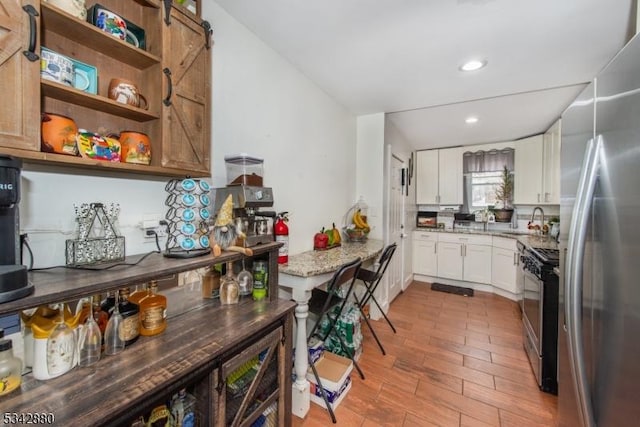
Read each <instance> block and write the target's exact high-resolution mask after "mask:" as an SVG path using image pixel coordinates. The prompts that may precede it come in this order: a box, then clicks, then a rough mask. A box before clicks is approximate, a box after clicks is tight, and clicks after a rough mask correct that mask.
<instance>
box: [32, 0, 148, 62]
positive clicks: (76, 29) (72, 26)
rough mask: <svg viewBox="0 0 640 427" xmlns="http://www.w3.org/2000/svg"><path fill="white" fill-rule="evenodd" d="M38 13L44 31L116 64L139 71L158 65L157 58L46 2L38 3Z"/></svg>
mask: <svg viewBox="0 0 640 427" xmlns="http://www.w3.org/2000/svg"><path fill="white" fill-rule="evenodd" d="M147 3H148V2H147ZM40 10H41V11H42V22H43V24H42V27H43V29H44V30H46V31H52V32H54V33H57V34H60V35H62V36H64V37H66V38H68V39H70V40H82V44H83V45H84V46H87V47H90V48H92V49H93V50H95V51H97V52H100V53H103V54H105V55H107V56H110V57H111V58H114V59H115V60H117V61H118V62H121V63H125V64H128V65H131V66H132V67H135V68H137V69H139V70H144V69H146V68H149V67H150V66H152V65H156V64H160V62H161V59H160V57H158V56H155V55H151V54H150V53H148V52H146V51H144V50H142V49H139V48H137V47H135V46H132V45H130V44H129V43H127V42H125V41H122V40H120V39H118V38H116V37H113V36H111V35H110V34H107V33H105V32H104V31H102V30H100V29H99V28H97V27H95V26H93V25H91V24H89V23H88V22H85V21H81V20H79V19H77V18H75V17H74V16H72V15H69V14H68V13H66V12H64V11H62V10H60V9H58V8H57V7H55V6H51V5H50V4H48V3H46V2H42V3H40Z"/></svg>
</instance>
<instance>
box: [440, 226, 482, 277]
mask: <svg viewBox="0 0 640 427" xmlns="http://www.w3.org/2000/svg"><path fill="white" fill-rule="evenodd" d="M438 276H439V277H444V278H447V279H454V280H465V281H467V282H477V283H491V236H486V235H473V234H456V233H442V234H441V235H440V236H438Z"/></svg>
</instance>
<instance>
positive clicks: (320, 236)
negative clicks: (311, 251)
mask: <svg viewBox="0 0 640 427" xmlns="http://www.w3.org/2000/svg"><path fill="white" fill-rule="evenodd" d="M328 244H329V236H327V235H326V234H325V233H324V227H322V230H321V231H320V232H319V233H316V234H315V236H313V247H314V248H315V249H324V248H326V247H327V245H328Z"/></svg>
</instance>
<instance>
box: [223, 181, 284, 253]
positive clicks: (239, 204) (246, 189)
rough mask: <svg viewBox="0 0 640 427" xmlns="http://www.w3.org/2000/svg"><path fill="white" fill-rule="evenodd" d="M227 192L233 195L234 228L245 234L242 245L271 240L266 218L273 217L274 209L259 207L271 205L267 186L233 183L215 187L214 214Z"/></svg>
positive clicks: (272, 239) (271, 197)
mask: <svg viewBox="0 0 640 427" xmlns="http://www.w3.org/2000/svg"><path fill="white" fill-rule="evenodd" d="M229 194H231V195H232V197H233V218H234V223H235V225H236V228H237V229H238V230H239V231H242V232H243V233H244V234H245V235H246V238H245V241H244V246H245V247H251V246H255V245H259V244H260V243H269V242H273V241H274V238H273V234H272V233H269V226H268V219H267V218H272V219H273V218H275V216H276V213H275V211H262V210H260V208H265V207H271V206H273V191H272V189H271V188H269V187H256V186H249V185H234V186H228V187H221V188H216V189H215V203H214V208H213V211H214V213H215V214H217V213H218V211H220V207H221V206H222V204H223V203H224V201H225V200H226V199H227V197H228V196H229Z"/></svg>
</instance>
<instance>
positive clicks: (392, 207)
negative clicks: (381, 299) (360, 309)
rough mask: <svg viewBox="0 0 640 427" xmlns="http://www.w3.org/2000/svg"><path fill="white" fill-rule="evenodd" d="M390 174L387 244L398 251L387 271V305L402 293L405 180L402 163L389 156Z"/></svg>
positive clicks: (393, 156)
mask: <svg viewBox="0 0 640 427" xmlns="http://www.w3.org/2000/svg"><path fill="white" fill-rule="evenodd" d="M390 172H391V173H390V174H389V181H390V183H389V184H390V186H389V190H390V191H389V234H388V236H389V239H388V242H387V244H388V245H390V244H392V243H396V244H397V245H398V250H397V251H396V255H395V256H394V257H393V258H392V259H391V263H390V264H389V268H388V269H387V283H388V289H389V293H388V296H389V300H388V301H389V304H390V303H391V301H393V299H394V298H395V297H397V296H398V294H399V293H400V292H401V291H402V283H403V279H402V276H403V274H402V272H403V266H404V255H405V248H404V240H405V239H404V201H405V200H404V199H405V195H404V193H405V185H406V180H405V178H404V176H403V173H404V161H403V160H402V159H400V158H399V157H397V156H396V155H395V154H391V171H390Z"/></svg>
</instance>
